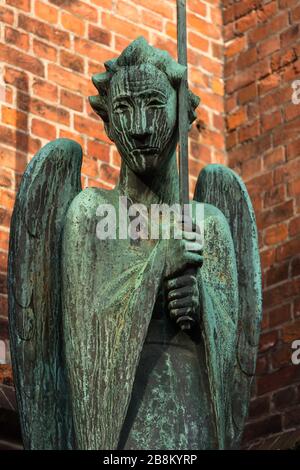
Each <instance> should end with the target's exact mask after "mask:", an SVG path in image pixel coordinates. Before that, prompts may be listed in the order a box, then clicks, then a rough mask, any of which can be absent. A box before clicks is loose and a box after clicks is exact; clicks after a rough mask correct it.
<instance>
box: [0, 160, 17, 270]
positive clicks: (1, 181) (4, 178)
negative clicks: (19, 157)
mask: <svg viewBox="0 0 300 470" xmlns="http://www.w3.org/2000/svg"><path fill="white" fill-rule="evenodd" d="M0 186H2V187H5V188H10V189H13V186H14V177H13V173H12V171H11V170H7V169H6V168H0ZM0 225H3V224H2V223H1V219H0ZM0 270H1V269H0Z"/></svg>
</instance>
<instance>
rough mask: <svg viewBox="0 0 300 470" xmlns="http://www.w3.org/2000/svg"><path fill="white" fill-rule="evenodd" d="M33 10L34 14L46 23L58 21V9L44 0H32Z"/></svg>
mask: <svg viewBox="0 0 300 470" xmlns="http://www.w3.org/2000/svg"><path fill="white" fill-rule="evenodd" d="M34 12H35V14H36V16H38V17H39V18H41V19H42V20H44V21H46V22H47V23H48V22H49V23H53V24H55V23H57V22H58V9H57V8H55V7H53V6H51V5H48V4H47V3H45V2H41V1H40V0H34Z"/></svg>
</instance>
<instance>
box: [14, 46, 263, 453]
mask: <svg viewBox="0 0 300 470" xmlns="http://www.w3.org/2000/svg"><path fill="white" fill-rule="evenodd" d="M105 66H106V72H105V73H101V74H97V75H95V76H94V77H93V83H94V84H95V86H96V88H97V90H98V92H99V94H98V95H97V96H94V97H91V98H90V103H91V106H92V107H93V109H94V110H95V111H96V112H97V113H98V115H99V116H100V117H101V118H102V119H103V121H104V124H105V129H106V132H107V134H108V136H109V137H110V138H111V140H113V141H114V142H115V144H116V146H117V149H118V151H119V153H120V155H121V157H122V165H121V170H120V179H119V183H118V184H117V186H116V187H115V189H113V190H104V189H99V188H88V189H85V190H83V191H82V190H81V185H80V167H81V159H82V151H81V148H80V146H79V145H78V144H77V143H75V142H73V141H71V140H67V139H58V140H56V141H53V142H50V143H49V144H48V145H46V146H45V147H44V148H43V149H42V150H41V151H40V152H38V154H37V155H36V156H35V157H34V158H33V160H32V161H31V162H30V164H29V165H28V167H27V169H26V171H25V174H24V176H23V179H22V183H21V186H20V190H19V193H18V195H17V200H16V204H15V209H14V213H13V219H12V225H11V240H10V255H9V314H10V334H11V349H12V358H13V366H14V378H15V384H16V392H17V399H18V403H19V411H20V416H21V424H22V432H23V438H24V445H25V447H26V448H28V449H224V448H226V449H228V448H237V447H238V446H239V443H240V439H241V434H242V431H243V426H244V421H245V418H246V415H247V408H248V402H249V398H250V386H251V380H252V377H253V375H254V371H255V360H256V352H257V343H258V337H259V329H260V319H261V281H260V263H259V253H258V244H257V233H256V225H255V218H254V213H253V209H252V206H251V202H250V200H249V196H248V194H247V191H246V188H245V186H244V184H243V183H242V181H241V180H240V178H239V177H238V176H237V175H236V174H234V173H233V172H232V171H231V170H230V169H228V168H226V167H224V166H222V165H208V166H207V167H206V168H204V170H202V172H201V173H200V175H199V179H198V182H197V186H196V191H195V196H194V201H193V203H192V214H191V218H193V213H195V211H197V207H200V206H201V205H202V207H203V208H204V217H203V227H202V230H200V232H201V233H200V234H199V230H198V227H197V226H195V224H194V223H191V224H189V225H188V226H187V225H184V226H183V225H182V223H181V222H179V223H178V222H177V225H176V223H175V222H174V224H173V225H174V226H175V225H176V227H177V230H179V232H180V233H181V235H182V237H183V238H182V240H180V239H176V238H175V237H174V236H173V237H171V238H170V239H169V240H168V239H164V238H159V239H153V238H151V237H147V236H143V235H145V233H143V230H145V226H144V227H143V226H142V224H141V223H140V224H139V225H140V226H139V230H140V232H139V233H140V235H139V236H138V237H135V238H132V237H131V238H128V237H116V238H115V239H113V237H107V238H106V239H99V237H98V236H97V224H98V223H99V207H108V208H109V207H112V208H113V209H115V210H116V213H120V211H121V210H122V208H121V207H120V205H121V204H123V203H124V201H125V203H126V205H127V207H128V208H129V209H130V207H132V206H134V205H137V204H139V205H141V204H142V205H143V207H145V208H146V212H149V211H150V209H151V207H152V206H153V204H160V205H161V204H165V205H166V206H171V205H173V204H176V203H180V202H181V201H180V192H179V181H178V173H177V165H176V145H177V142H178V126H179V120H180V115H179V117H178V112H177V109H178V108H177V107H178V90H179V87H180V84H181V82H182V79H183V78H184V75H185V71H186V69H185V67H184V66H182V65H180V64H178V63H177V62H175V61H174V60H173V59H172V58H171V57H170V56H169V54H168V53H167V52H164V51H161V50H159V49H155V48H153V47H151V46H150V45H149V44H148V43H147V42H146V41H145V40H144V39H143V38H139V39H137V40H135V41H134V42H133V43H132V44H130V46H128V48H126V49H125V50H124V51H123V53H122V54H121V55H120V57H118V58H117V59H113V60H111V61H109V62H108V63H106V64H105ZM197 105H198V99H197V97H195V95H193V94H192V93H191V92H190V93H189V94H188V116H189V121H190V123H191V122H192V121H193V120H194V118H195V113H194V109H195V108H196V106H197ZM104 205H105V206H104ZM102 215H103V213H102ZM183 219H184V221H186V219H187V217H185V216H183ZM139 220H141V219H139ZM123 222H124V221H123ZM123 222H121V221H120V220H117V221H116V233H120V225H121V224H122V223H123ZM125 222H126V224H127V223H128V222H129V220H126V221H125Z"/></svg>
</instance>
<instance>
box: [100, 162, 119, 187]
mask: <svg viewBox="0 0 300 470" xmlns="http://www.w3.org/2000/svg"><path fill="white" fill-rule="evenodd" d="M118 176H119V171H118V170H116V169H115V168H112V167H111V166H109V165H107V164H106V163H102V165H101V166H100V179H102V180H104V181H107V182H108V183H110V184H112V185H115V184H116V183H117V180H118Z"/></svg>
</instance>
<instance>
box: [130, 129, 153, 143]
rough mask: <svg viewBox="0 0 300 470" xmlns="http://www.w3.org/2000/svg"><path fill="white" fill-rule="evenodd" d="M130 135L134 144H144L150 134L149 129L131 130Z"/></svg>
mask: <svg viewBox="0 0 300 470" xmlns="http://www.w3.org/2000/svg"><path fill="white" fill-rule="evenodd" d="M130 135H131V137H132V138H133V139H134V140H135V141H136V142H145V141H147V139H149V137H150V136H151V132H150V130H149V129H133V130H132V131H131V132H130Z"/></svg>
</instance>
